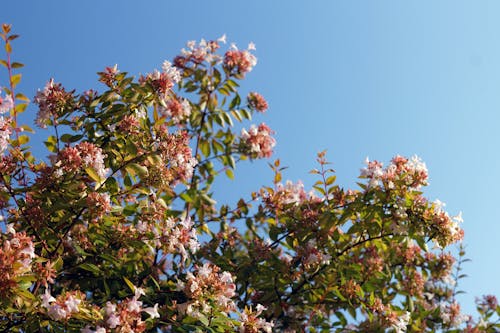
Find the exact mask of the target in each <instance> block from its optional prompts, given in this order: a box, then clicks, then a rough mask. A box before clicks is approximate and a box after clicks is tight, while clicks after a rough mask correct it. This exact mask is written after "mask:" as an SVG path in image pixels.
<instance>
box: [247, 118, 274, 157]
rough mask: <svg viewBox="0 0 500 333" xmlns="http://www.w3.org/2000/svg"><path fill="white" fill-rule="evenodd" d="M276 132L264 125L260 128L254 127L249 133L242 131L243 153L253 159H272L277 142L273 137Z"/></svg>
mask: <svg viewBox="0 0 500 333" xmlns="http://www.w3.org/2000/svg"><path fill="white" fill-rule="evenodd" d="M272 134H274V131H273V130H272V129H270V128H269V127H268V126H267V125H266V124H264V123H262V124H260V125H259V126H258V127H256V126H255V125H252V126H251V127H250V129H249V130H248V131H247V130H246V129H242V130H241V141H240V147H241V150H242V151H243V153H247V154H249V156H250V157H251V158H264V157H271V155H272V154H273V148H274V146H275V145H276V140H275V139H274V138H273V137H272V136H271V135H272Z"/></svg>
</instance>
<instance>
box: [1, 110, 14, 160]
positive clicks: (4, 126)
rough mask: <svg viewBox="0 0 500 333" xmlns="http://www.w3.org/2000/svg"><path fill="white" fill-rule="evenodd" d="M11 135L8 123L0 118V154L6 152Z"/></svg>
mask: <svg viewBox="0 0 500 333" xmlns="http://www.w3.org/2000/svg"><path fill="white" fill-rule="evenodd" d="M11 133H12V130H11V125H10V121H9V120H8V119H6V118H4V117H0V154H3V152H4V151H6V150H7V147H8V145H9V139H10V135H11Z"/></svg>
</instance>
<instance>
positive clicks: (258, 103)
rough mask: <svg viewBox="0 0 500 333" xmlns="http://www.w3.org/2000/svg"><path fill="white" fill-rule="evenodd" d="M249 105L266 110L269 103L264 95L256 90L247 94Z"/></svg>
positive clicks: (260, 110) (258, 109) (262, 110)
mask: <svg viewBox="0 0 500 333" xmlns="http://www.w3.org/2000/svg"><path fill="white" fill-rule="evenodd" d="M247 101H248V105H249V106H250V107H251V108H252V109H255V110H257V111H258V112H262V113H264V112H266V110H267V108H268V105H267V102H266V100H265V99H264V97H262V95H261V94H259V93H256V92H251V93H249V94H248V96H247Z"/></svg>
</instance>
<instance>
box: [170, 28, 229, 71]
mask: <svg viewBox="0 0 500 333" xmlns="http://www.w3.org/2000/svg"><path fill="white" fill-rule="evenodd" d="M220 43H224V44H225V43H226V35H223V36H222V37H221V38H219V39H217V40H216V41H206V40H205V39H202V40H201V41H200V42H199V43H196V41H189V42H188V43H187V49H182V50H181V54H180V55H178V56H177V57H175V59H174V64H175V66H176V67H178V68H181V69H186V68H188V67H189V65H190V64H193V65H195V66H196V65H199V64H201V63H203V62H204V61H207V62H209V63H219V62H220V61H222V60H221V57H220V56H219V55H218V54H216V53H215V51H217V50H218V49H219V47H220Z"/></svg>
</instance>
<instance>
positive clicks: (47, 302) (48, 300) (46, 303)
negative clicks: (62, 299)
mask: <svg viewBox="0 0 500 333" xmlns="http://www.w3.org/2000/svg"><path fill="white" fill-rule="evenodd" d="M55 301H56V299H55V298H54V297H53V296H52V295H51V294H50V291H49V289H45V293H44V294H43V295H42V306H43V307H44V308H48V307H49V306H50V303H51V302H55Z"/></svg>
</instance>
